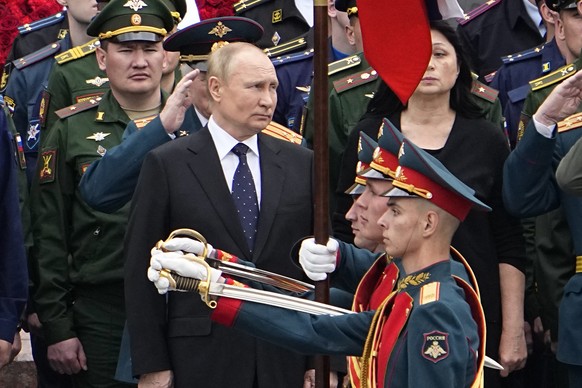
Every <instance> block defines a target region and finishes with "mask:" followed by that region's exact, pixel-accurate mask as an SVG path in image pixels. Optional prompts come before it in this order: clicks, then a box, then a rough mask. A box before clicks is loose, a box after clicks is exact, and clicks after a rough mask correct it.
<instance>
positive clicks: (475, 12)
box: [457, 0, 511, 26]
mask: <svg viewBox="0 0 582 388" xmlns="http://www.w3.org/2000/svg"><path fill="white" fill-rule="evenodd" d="M510 1H511V0H510ZM499 3H501V0H488V1H487V2H486V3H485V4H481V5H480V6H478V7H477V8H475V9H472V10H470V11H469V12H467V13H466V14H465V15H463V17H462V18H458V19H457V22H458V23H459V24H460V25H462V26H464V25H465V24H467V23H469V22H470V21H471V20H474V19H475V18H476V17H477V16H479V15H482V14H483V13H485V12H487V11H489V10H490V9H491V8H493V7H495V6H496V5H497V4H499Z"/></svg>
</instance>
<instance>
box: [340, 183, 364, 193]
mask: <svg viewBox="0 0 582 388" xmlns="http://www.w3.org/2000/svg"><path fill="white" fill-rule="evenodd" d="M364 190H366V186H364V185H361V184H359V183H354V184H353V185H351V186H350V187H349V188H348V189H347V190H346V191H345V193H346V194H347V195H361V194H362V193H363V192H364Z"/></svg>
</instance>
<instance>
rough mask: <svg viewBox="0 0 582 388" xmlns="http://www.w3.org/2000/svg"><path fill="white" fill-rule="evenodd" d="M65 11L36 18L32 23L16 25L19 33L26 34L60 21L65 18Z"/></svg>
mask: <svg viewBox="0 0 582 388" xmlns="http://www.w3.org/2000/svg"><path fill="white" fill-rule="evenodd" d="M65 15H66V13H65V12H59V13H56V14H54V15H51V16H48V17H46V18H43V19H40V20H37V21H35V22H32V23H26V24H23V25H22V26H19V27H18V32H19V33H20V35H26V34H28V33H29V32H32V31H36V30H40V29H41V28H44V27H48V26H52V25H54V24H57V23H59V22H61V21H62V20H63V19H64V18H65Z"/></svg>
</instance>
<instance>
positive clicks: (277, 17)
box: [271, 9, 283, 24]
mask: <svg viewBox="0 0 582 388" xmlns="http://www.w3.org/2000/svg"><path fill="white" fill-rule="evenodd" d="M281 21H283V10H282V9H276V10H274V11H273V15H272V17H271V22H272V23H273V24H275V23H279V22H281Z"/></svg>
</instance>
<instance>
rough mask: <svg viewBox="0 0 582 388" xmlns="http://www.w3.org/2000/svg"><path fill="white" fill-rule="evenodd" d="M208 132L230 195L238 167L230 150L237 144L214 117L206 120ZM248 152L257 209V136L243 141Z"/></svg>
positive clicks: (258, 176) (258, 199)
mask: <svg viewBox="0 0 582 388" xmlns="http://www.w3.org/2000/svg"><path fill="white" fill-rule="evenodd" d="M208 131H209V132H210V136H212V140H213V141H214V146H215V147H216V151H217V152H218V159H220V164H221V165H222V171H223V173H224V179H226V184H227V185H228V190H230V192H231V193H232V179H233V178H234V173H235V171H236V169H237V167H238V162H239V158H238V156H236V155H235V154H234V153H233V152H232V148H233V147H234V146H235V145H237V144H238V143H241V142H239V141H238V140H236V139H235V138H234V137H232V136H230V134H228V133H227V132H226V131H225V130H224V129H222V128H220V126H219V125H218V124H217V123H216V121H214V117H212V116H210V120H208ZM242 143H244V144H245V145H246V146H247V147H249V151H248V152H247V163H248V165H249V168H250V170H251V173H252V174H253V181H254V182H255V191H256V192H257V202H258V204H259V209H260V208H261V166H260V162H259V143H258V137H257V135H254V136H252V137H250V138H248V139H246V140H245V141H243V142H242Z"/></svg>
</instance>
